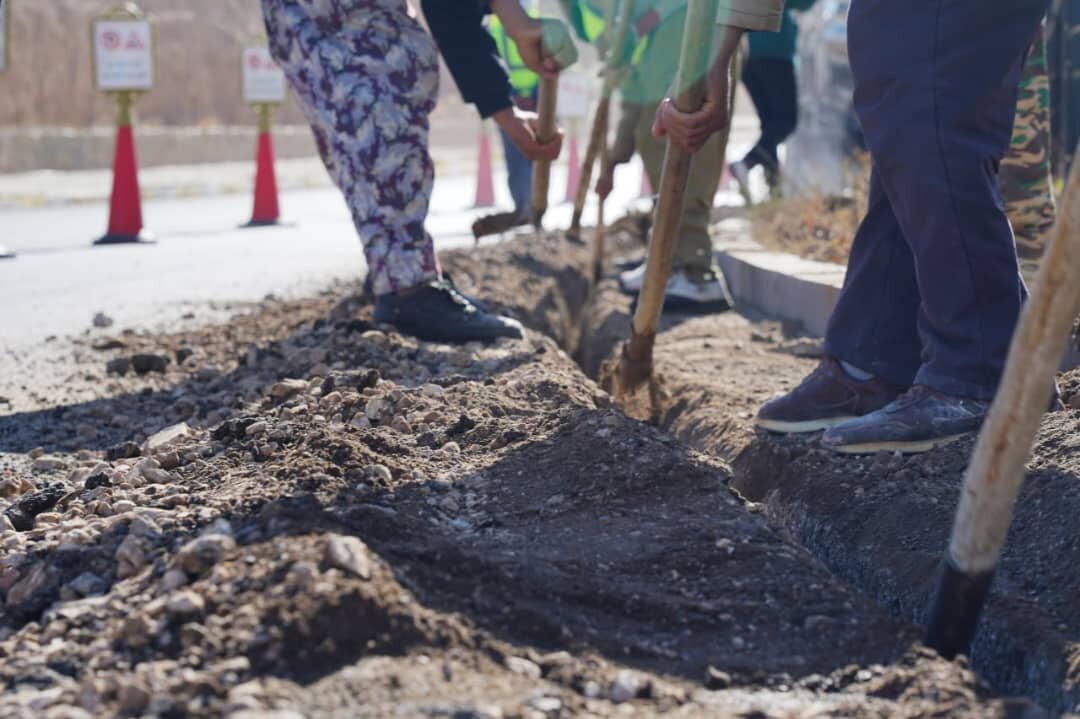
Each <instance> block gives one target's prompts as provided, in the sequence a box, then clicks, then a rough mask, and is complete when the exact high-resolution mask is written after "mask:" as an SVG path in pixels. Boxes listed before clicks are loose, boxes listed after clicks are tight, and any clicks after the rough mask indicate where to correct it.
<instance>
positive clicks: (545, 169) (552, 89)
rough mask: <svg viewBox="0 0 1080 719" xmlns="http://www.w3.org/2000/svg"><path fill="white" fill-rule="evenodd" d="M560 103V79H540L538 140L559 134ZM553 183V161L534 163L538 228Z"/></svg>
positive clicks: (535, 205) (533, 189) (533, 194)
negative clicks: (556, 121)
mask: <svg viewBox="0 0 1080 719" xmlns="http://www.w3.org/2000/svg"><path fill="white" fill-rule="evenodd" d="M558 103H559V81H558V80H557V79H555V78H548V77H545V78H542V79H541V80H540V101H539V107H538V108H537V114H538V115H539V116H540V126H539V128H538V130H537V133H536V134H537V138H536V139H537V140H539V141H540V142H542V143H544V142H551V141H552V140H554V139H555V137H556V135H557V134H558V127H557V126H556V124H555V111H556V109H557V107H558ZM550 183H551V162H550V161H549V160H538V161H536V162H534V163H533V177H532V211H533V224H534V225H536V227H537V229H539V227H540V223H541V221H542V220H543V219H544V213H545V212H547V206H548V187H549V185H550Z"/></svg>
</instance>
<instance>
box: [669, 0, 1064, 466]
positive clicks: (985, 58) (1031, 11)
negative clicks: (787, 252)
mask: <svg viewBox="0 0 1080 719" xmlns="http://www.w3.org/2000/svg"><path fill="white" fill-rule="evenodd" d="M1048 5H1049V0H1012V1H1011V2H1008V3H996V2H991V3H988V2H985V0H956V1H955V2H944V1H943V0H920V2H916V3H892V2H886V1H884V0H853V1H852V3H851V10H850V15H849V20H848V46H849V52H850V59H851V66H852V73H853V75H854V78H855V109H856V112H857V113H858V116H859V119H860V122H861V124H862V127H863V130H864V132H865V135H866V140H867V145H868V147H869V149H870V153H871V156H872V158H873V172H872V175H871V181H870V182H871V184H870V193H869V207H868V209H867V213H866V216H865V218H864V219H863V221H862V224H861V225H860V227H859V230H858V232H857V233H856V237H855V240H854V244H853V246H852V249H851V256H850V260H849V264H848V270H847V276H846V278H845V280H844V287H843V290H842V291H841V293H840V296H839V299H838V301H837V305H836V308H835V309H834V311H833V314H832V316H831V318H830V321H829V325H828V330H827V333H826V338H825V352H826V357H825V358H824V359H823V360H822V361H821V363H820V365H819V366H818V367H817V369H816V370H814V372H813V373H811V374H810V375H809V376H808V377H807V378H806V379H805V380H804V381H803V382H802V383H801V384H800V385H799V386H798V387H796V388H795V389H794V390H792V391H791V392H788V393H787V394H785V395H782V396H780V397H777V398H775V399H772V400H770V401H768V402H766V403H765V404H764V405H763V406H762V407H761V409H760V410H759V412H758V415H757V420H756V421H757V424H758V426H760V427H763V428H765V429H768V430H772V431H775V432H782V433H797V432H812V431H818V430H825V432H824V434H823V435H822V438H821V442H822V444H823V445H824V446H825V447H827V448H829V449H832V450H835V451H838V452H844V453H868V452H876V451H880V450H899V451H902V452H922V451H926V450H929V449H931V448H933V447H935V446H938V445H941V444H944V443H946V442H949V441H951V440H954V439H956V438H957V437H959V436H961V435H964V434H966V433H968V432H971V431H973V430H976V429H978V427H979V426H980V425H981V423H982V421H983V419H984V418H985V416H986V414H987V411H988V408H989V404H990V400H991V398H992V397H993V395H994V392H995V390H996V389H997V385H998V382H999V380H1000V377H1001V373H1002V370H1003V367H1004V364H1005V357H1006V353H1007V350H1008V346H1009V341H1010V338H1011V336H1012V332H1013V328H1014V326H1015V324H1016V321H1017V317H1018V315H1019V311H1020V306H1021V303H1022V302H1023V301H1024V299H1025V297H1026V296H1027V291H1026V288H1025V286H1024V283H1023V280H1022V278H1021V276H1020V272H1019V268H1018V264H1017V256H1016V245H1015V242H1014V239H1013V234H1012V230H1011V229H1010V226H1009V221H1008V218H1007V217H1006V215H1005V212H1004V210H1003V209H1002V203H1001V195H1000V192H999V190H998V180H997V172H998V166H999V163H1000V161H1001V158H1002V157H1003V156H1004V154H1005V152H1006V150H1007V149H1008V147H1009V142H1010V139H1011V138H1010V135H1011V129H1012V125H1013V116H1014V113H1015V110H1016V100H1017V84H1018V80H1019V77H1020V71H1021V67H1022V66H1023V63H1024V59H1025V54H1026V51H1027V49H1028V46H1029V44H1030V43H1031V40H1032V38H1033V37H1035V32H1036V30H1037V28H1038V27H1039V24H1040V22H1041V20H1042V18H1043V16H1044V15H1045V13H1046V11H1047V6H1048ZM741 34H742V33H741V31H740V30H738V29H737V28H730V29H729V30H728V42H725V44H724V49H723V51H722V52H721V53H720V56H719V57H718V58H717V63H723V64H724V67H726V66H727V64H726V63H728V62H730V57H731V55H732V54H733V53H734V51H735V45H736V44H737V42H738V36H739V35H741ZM725 54H727V57H724V55H725ZM726 83H727V74H726V72H717V71H715V69H714V71H712V72H711V73H710V88H709V97H710V101H709V102H707V103H706V105H705V107H703V108H702V110H701V111H699V112H697V113H679V112H678V111H677V110H676V109H675V108H674V107H673V106H672V104H671V103H670V102H669V101H665V102H664V103H663V104H662V105H661V107H660V109H659V111H658V113H657V118H656V128H655V129H656V132H657V133H658V134H667V135H670V137H671V138H672V141H673V142H676V143H678V144H680V145H682V146H684V147H686V148H687V149H688V150H690V151H695V152H696V151H698V150H700V149H701V147H702V146H703V145H704V143H705V141H706V140H707V139H708V137H709V136H710V135H711V134H712V133H713V132H716V131H718V130H719V129H721V128H724V127H726V126H727V124H728V121H729V118H728V116H727V110H726V107H725V105H724V103H723V102H718V101H717V99H716V98H723V97H726V93H727V84H726Z"/></svg>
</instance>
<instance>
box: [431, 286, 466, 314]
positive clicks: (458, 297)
mask: <svg viewBox="0 0 1080 719" xmlns="http://www.w3.org/2000/svg"><path fill="white" fill-rule="evenodd" d="M431 287H432V289H434V290H435V291H436V292H438V293H439V296H440V297H442V298H443V299H445V300H446V301H447V302H449V303H450V304H451V305H453V306H455V307H460V308H462V309H463V310H465V311H467V312H475V311H476V310H477V307H476V305H475V304H473V303H472V302H470V301H469V298H468V297H466V296H465V295H463V294H461V293H460V292H458V290H457V288H456V287H454V283H453V282H452V281H450V280H449V279H446V278H443V279H439V280H435V281H434V282H432V283H431Z"/></svg>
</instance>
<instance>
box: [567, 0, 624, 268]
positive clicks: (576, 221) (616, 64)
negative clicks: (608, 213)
mask: <svg viewBox="0 0 1080 719" xmlns="http://www.w3.org/2000/svg"><path fill="white" fill-rule="evenodd" d="M632 5H633V3H632V2H630V0H624V2H623V6H622V8H621V11H620V13H619V24H618V26H617V27H616V28H614V36H613V39H614V41H613V42H611V43H609V44H608V57H607V70H606V71H605V72H604V86H603V89H602V90H601V91H600V103H599V104H598V105H597V106H596V115H595V116H594V117H593V124H592V130H591V131H590V132H589V144H588V146H587V147H586V148H585V159H584V160H583V161H582V163H581V182H580V184H578V188H577V195H575V197H574V214H573V216H572V217H571V219H570V229H569V230H567V233H566V234H567V236H568V237H570V238H573V239H576V238H578V237H580V236H581V215H582V213H583V212H584V211H585V200H586V199H587V198H588V196H589V188H590V186H591V185H592V175H593V166H594V165H595V164H596V159H597V157H599V156H600V151H601V148H606V147H607V135H608V124H609V118H610V116H611V96H612V94H614V92H615V88H616V87H617V85H618V84H619V78H618V76H619V72H618V71H619V69H620V67H621V63H622V59H623V56H624V55H626V43H627V40H628V38H629V37H630V15H631V10H632ZM614 9H615V3H614V2H612V3H611V5H609V6H608V13H607V16H606V21H607V25H606V27H607V31H608V33H609V37H612V36H611V34H610V33H611V32H612V27H611V22H610V20H611V15H612V13H613V12H614ZM602 241H603V238H601V242H602ZM602 250H603V248H602V247H601V251H602ZM594 251H595V248H594Z"/></svg>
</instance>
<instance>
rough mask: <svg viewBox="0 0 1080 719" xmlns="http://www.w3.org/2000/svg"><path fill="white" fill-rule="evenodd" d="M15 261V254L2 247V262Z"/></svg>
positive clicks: (0, 253)
mask: <svg viewBox="0 0 1080 719" xmlns="http://www.w3.org/2000/svg"><path fill="white" fill-rule="evenodd" d="M13 259H15V253H14V252H12V251H11V250H9V249H8V248H6V247H4V246H3V245H0V260H13Z"/></svg>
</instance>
